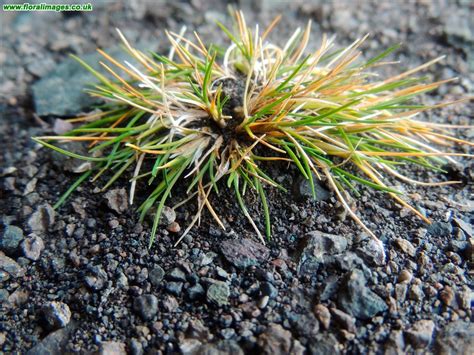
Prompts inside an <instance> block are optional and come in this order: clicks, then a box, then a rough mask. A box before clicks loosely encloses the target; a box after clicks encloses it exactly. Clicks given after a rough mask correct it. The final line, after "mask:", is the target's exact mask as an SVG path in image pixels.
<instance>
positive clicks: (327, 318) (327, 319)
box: [313, 304, 331, 329]
mask: <svg viewBox="0 0 474 355" xmlns="http://www.w3.org/2000/svg"><path fill="white" fill-rule="evenodd" d="M313 311H314V315H315V316H316V318H318V320H319V321H320V322H321V324H322V325H323V327H324V329H329V324H330V323H331V313H330V312H329V309H328V308H327V307H326V306H325V305H323V304H317V305H316V306H314V310H313Z"/></svg>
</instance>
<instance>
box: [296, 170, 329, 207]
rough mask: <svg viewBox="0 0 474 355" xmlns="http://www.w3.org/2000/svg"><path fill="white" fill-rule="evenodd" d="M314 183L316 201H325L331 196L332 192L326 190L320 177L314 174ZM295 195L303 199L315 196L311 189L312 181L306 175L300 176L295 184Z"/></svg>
mask: <svg viewBox="0 0 474 355" xmlns="http://www.w3.org/2000/svg"><path fill="white" fill-rule="evenodd" d="M313 183H314V192H315V195H314V198H315V200H316V201H325V200H327V199H329V198H330V197H331V193H330V192H329V191H328V190H326V189H325V188H324V187H323V186H322V185H321V183H320V182H319V180H318V177H317V176H315V175H314V174H313ZM293 190H294V196H295V197H296V198H297V199H298V200H300V201H302V200H307V199H309V198H313V192H312V190H311V183H310V181H309V180H308V179H305V177H304V176H299V177H298V178H297V179H296V180H295V183H294V185H293Z"/></svg>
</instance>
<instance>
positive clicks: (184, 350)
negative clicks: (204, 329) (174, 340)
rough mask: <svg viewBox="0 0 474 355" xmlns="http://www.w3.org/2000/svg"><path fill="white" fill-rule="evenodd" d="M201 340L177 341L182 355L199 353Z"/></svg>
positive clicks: (197, 354)
mask: <svg viewBox="0 0 474 355" xmlns="http://www.w3.org/2000/svg"><path fill="white" fill-rule="evenodd" d="M201 346H202V342H200V341H199V340H198V339H192V338H191V339H187V338H186V339H183V340H181V341H180V343H179V350H180V351H181V354H182V355H199V354H201Z"/></svg>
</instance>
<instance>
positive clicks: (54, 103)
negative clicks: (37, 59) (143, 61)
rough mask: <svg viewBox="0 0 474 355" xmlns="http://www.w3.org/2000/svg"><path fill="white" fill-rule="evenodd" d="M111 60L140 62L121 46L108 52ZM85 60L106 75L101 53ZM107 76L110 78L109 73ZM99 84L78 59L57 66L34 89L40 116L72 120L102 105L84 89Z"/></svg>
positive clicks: (84, 59) (87, 56) (148, 47)
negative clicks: (101, 61) (83, 112)
mask: <svg viewBox="0 0 474 355" xmlns="http://www.w3.org/2000/svg"><path fill="white" fill-rule="evenodd" d="M154 47H155V46H154V45H151V46H150V45H149V44H145V43H141V44H138V45H137V48H147V49H150V48H154ZM105 52H107V53H108V54H109V55H110V56H112V57H113V58H115V59H116V60H117V61H119V62H123V61H124V60H127V61H129V62H131V63H132V64H134V65H135V64H136V61H135V60H133V58H131V57H130V55H129V54H127V53H126V52H125V51H124V50H122V49H121V48H120V47H119V46H116V47H113V48H109V49H106V50H105ZM81 59H82V60H83V61H84V62H86V63H87V64H88V65H90V66H91V67H92V68H94V69H95V70H99V71H100V72H101V73H104V70H103V68H102V66H101V65H100V64H99V61H100V60H102V59H103V57H102V55H100V54H99V53H91V54H87V55H83V56H81ZM105 76H108V74H107V73H106V74H105ZM98 82H99V80H98V79H97V78H96V77H95V76H94V75H93V74H92V73H91V72H89V71H88V70H87V69H85V68H84V67H83V66H82V65H81V64H80V63H79V62H78V61H77V60H76V59H74V58H68V59H66V60H64V61H63V62H61V63H59V64H58V65H56V67H55V69H54V70H53V71H51V72H50V73H49V74H48V75H46V76H44V77H43V78H41V80H39V81H37V82H35V83H34V84H33V85H32V91H33V99H34V104H35V109H36V113H37V114H38V115H39V116H47V115H54V116H72V115H76V114H78V113H79V112H81V111H83V110H85V109H87V108H90V107H91V106H92V105H93V104H96V103H98V101H97V99H95V98H92V97H91V96H89V95H88V94H87V93H86V92H84V88H87V87H91V86H92V85H95V84H97V83H98Z"/></svg>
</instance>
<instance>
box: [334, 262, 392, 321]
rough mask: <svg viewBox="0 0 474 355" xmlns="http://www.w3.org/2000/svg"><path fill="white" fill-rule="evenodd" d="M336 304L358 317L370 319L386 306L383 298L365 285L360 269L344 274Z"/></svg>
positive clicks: (384, 309) (385, 308)
mask: <svg viewBox="0 0 474 355" xmlns="http://www.w3.org/2000/svg"><path fill="white" fill-rule="evenodd" d="M338 304H339V306H340V307H341V308H342V309H343V310H344V311H345V312H347V313H349V314H352V315H353V316H354V317H356V318H360V319H370V318H372V317H373V316H375V315H376V314H378V313H380V312H384V311H386V310H387V308H388V307H387V304H386V303H385V302H384V300H383V299H381V298H380V297H379V296H378V295H377V294H375V293H374V292H372V291H371V290H370V289H369V288H368V287H367V286H366V280H365V277H364V274H363V273H362V272H361V271H360V270H354V271H352V272H349V273H347V274H346V275H345V277H344V279H343V280H342V283H341V287H340V289H339V296H338Z"/></svg>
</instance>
